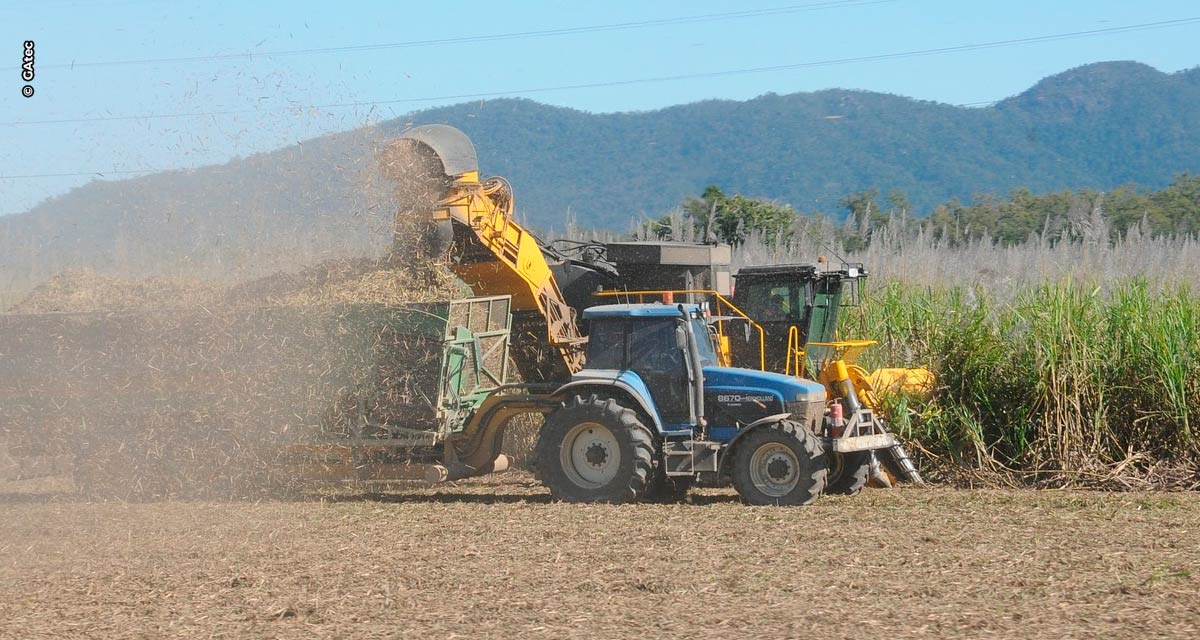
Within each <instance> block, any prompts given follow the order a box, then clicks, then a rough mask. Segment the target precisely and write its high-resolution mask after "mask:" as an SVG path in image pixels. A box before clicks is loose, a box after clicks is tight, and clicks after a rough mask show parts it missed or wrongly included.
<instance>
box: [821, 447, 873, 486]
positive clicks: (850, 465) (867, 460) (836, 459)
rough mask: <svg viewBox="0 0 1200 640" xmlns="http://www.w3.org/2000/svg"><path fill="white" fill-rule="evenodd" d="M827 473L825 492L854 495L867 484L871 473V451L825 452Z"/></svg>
mask: <svg viewBox="0 0 1200 640" xmlns="http://www.w3.org/2000/svg"><path fill="white" fill-rule="evenodd" d="M826 457H827V459H828V460H829V473H828V475H827V477H826V478H825V493H829V494H836V495H846V496H850V495H854V494H856V493H858V492H859V491H862V488H863V487H865V486H867V478H868V476H869V475H870V473H871V452H870V451H854V452H851V453H827V454H826Z"/></svg>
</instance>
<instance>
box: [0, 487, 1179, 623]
mask: <svg viewBox="0 0 1200 640" xmlns="http://www.w3.org/2000/svg"><path fill="white" fill-rule="evenodd" d="M61 485H62V486H60V485H57V484H55V482H54V481H50V482H45V481H43V482H40V483H33V482H32V481H30V483H26V484H20V483H15V484H10V485H8V486H5V487H0V489H3V490H4V491H5V492H4V493H0V637H3V638H76V637H92V638H95V637H101V638H162V637H197V636H199V637H213V638H300V637H304V638H308V637H318V638H351V637H352V638H400V637H439V638H452V637H464V636H466V637H522V638H524V637H530V638H562V637H568V636H570V637H602V638H614V637H635V636H636V637H689V638H692V637H697V636H708V637H750V638H776V637H820V638H843V637H844V638H850V637H854V638H906V637H1005V638H1014V637H1020V638H1134V637H1136V638H1159V637H1161V638H1189V637H1197V634H1198V633H1200V495H1197V494H1195V493H1144V494H1137V493H1125V494H1105V493H1094V492H1078V491H1075V492H1067V491H1028V490H1026V491H1007V490H1006V491H999V490H988V491H965V490H954V489H939V488H933V489H915V488H906V489H898V490H890V491H884V490H871V491H868V492H867V493H864V494H862V495H860V496H857V497H853V498H836V497H823V498H821V499H820V500H819V501H818V502H817V503H816V504H815V505H814V506H812V507H807V508H794V509H787V508H784V509H775V508H752V507H746V506H743V505H741V504H740V503H738V502H737V500H736V497H735V496H734V495H733V494H732V493H730V492H728V491H724V490H703V491H701V492H693V499H692V503H691V504H678V505H660V504H646V505H631V506H608V505H569V504H556V503H551V502H550V501H549V498H548V495H547V494H546V492H545V491H544V490H543V489H541V488H540V487H539V486H538V485H537V484H536V483H534V482H533V480H532V478H530V477H529V476H527V475H523V474H510V475H503V476H497V477H495V478H494V479H486V480H476V481H472V482H464V483H458V484H454V485H447V486H442V487H439V488H433V489H429V488H425V489H407V490H388V491H386V492H361V491H356V490H353V489H348V490H344V491H338V492H331V493H328V494H326V495H325V496H324V499H323V500H305V501H295V502H261V503H205V502H158V503H144V504H127V503H89V502H84V501H81V500H79V499H78V498H76V497H75V496H74V495H73V494H70V493H67V492H65V491H64V492H62V493H60V492H59V490H65V489H69V483H67V482H66V481H62V483H61Z"/></svg>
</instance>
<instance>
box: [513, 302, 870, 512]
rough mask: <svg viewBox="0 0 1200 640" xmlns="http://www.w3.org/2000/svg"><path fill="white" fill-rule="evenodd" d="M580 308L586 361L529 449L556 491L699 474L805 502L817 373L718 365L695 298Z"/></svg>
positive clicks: (821, 469) (765, 497)
mask: <svg viewBox="0 0 1200 640" xmlns="http://www.w3.org/2000/svg"><path fill="white" fill-rule="evenodd" d="M583 317H584V320H586V321H587V323H588V325H589V336H590V338H589V341H588V346H587V365H586V368H584V369H582V370H580V371H578V372H577V373H575V374H574V375H572V376H571V379H570V381H569V382H567V383H566V384H564V385H562V386H561V387H559V388H558V390H557V391H556V392H555V393H554V397H555V398H557V399H558V400H559V402H560V404H559V406H558V408H556V409H555V410H554V411H553V412H551V413H549V414H548V415H547V417H546V422H545V425H544V426H543V428H542V430H541V434H540V437H539V439H538V443H537V449H536V465H537V473H538V477H539V479H540V480H541V482H542V483H543V484H544V485H546V486H547V487H548V488H549V489H550V491H551V493H552V494H553V495H554V497H555V498H557V499H560V500H565V501H571V502H633V501H638V500H648V499H662V500H670V499H672V498H679V497H681V496H682V495H683V494H685V493H686V492H687V490H688V487H689V486H690V485H691V484H692V483H693V482H694V481H697V480H699V481H703V482H705V483H706V484H710V483H713V484H722V485H723V484H728V483H732V485H733V486H734V487H735V488H736V489H737V491H738V493H739V494H740V495H741V496H742V498H743V499H744V500H745V501H746V502H748V503H750V504H760V505H802V504H809V503H811V502H812V501H813V500H815V499H816V498H817V496H819V495H820V494H821V493H822V491H823V490H824V489H825V484H826V476H827V473H828V471H827V468H828V466H829V465H828V463H827V457H826V446H825V444H826V443H825V442H824V440H826V439H825V438H824V437H823V436H824V434H826V432H827V431H826V425H825V423H826V418H825V388H824V387H823V386H822V385H821V384H818V383H816V382H812V381H809V380H804V379H800V378H796V377H791V376H785V375H781V374H776V373H769V372H763V371H755V370H750V369H738V368H732V367H721V366H718V364H717V357H716V353H715V350H714V348H713V342H712V338H711V333H710V329H709V325H708V323H707V322H706V320H705V318H704V313H703V310H702V309H701V307H700V306H699V305H695V304H692V305H683V304H680V305H668V304H617V305H604V306H597V307H591V308H589V309H587V310H585V311H584V313H583ZM841 440H843V441H844V440H846V439H845V438H843V439H841ZM839 445H840V446H839V449H844V447H846V446H853V443H846V442H839Z"/></svg>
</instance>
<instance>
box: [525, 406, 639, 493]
mask: <svg viewBox="0 0 1200 640" xmlns="http://www.w3.org/2000/svg"><path fill="white" fill-rule="evenodd" d="M654 450H655V447H654V436H653V435H651V433H650V430H649V429H647V428H646V426H645V425H644V424H642V422H641V420H640V419H639V418H638V415H637V413H636V412H634V411H633V410H632V409H628V408H626V407H623V406H621V405H620V404H619V403H618V402H617V401H616V400H614V399H612V398H599V397H597V396H595V395H593V396H591V397H589V398H586V399H585V398H582V397H580V396H575V397H574V398H572V399H571V400H570V401H569V402H568V403H567V405H566V406H565V407H563V408H561V409H559V410H558V411H555V412H554V413H552V414H550V416H549V417H547V418H546V424H545V426H543V427H542V430H541V435H540V436H539V437H538V443H537V449H536V456H537V475H538V479H539V480H540V481H541V482H542V484H544V485H546V487H547V488H548V489H550V493H551V495H553V496H554V497H555V498H557V499H559V500H564V501H567V502H633V501H635V500H639V499H641V498H643V497H645V496H646V494H647V492H648V491H649V489H650V486H651V482H652V480H653V479H654V474H655V468H654Z"/></svg>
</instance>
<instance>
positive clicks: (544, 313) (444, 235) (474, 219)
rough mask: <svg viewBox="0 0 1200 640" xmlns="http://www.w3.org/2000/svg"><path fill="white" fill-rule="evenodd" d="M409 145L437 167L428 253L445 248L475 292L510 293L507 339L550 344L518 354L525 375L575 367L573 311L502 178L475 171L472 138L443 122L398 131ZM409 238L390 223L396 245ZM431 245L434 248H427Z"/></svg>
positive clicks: (560, 374) (550, 374) (577, 344)
mask: <svg viewBox="0 0 1200 640" xmlns="http://www.w3.org/2000/svg"><path fill="white" fill-rule="evenodd" d="M400 141H401V142H407V143H409V144H411V145H413V147H414V148H415V150H416V153H415V155H416V157H415V158H412V162H414V163H418V162H420V163H423V166H425V167H426V168H427V169H430V170H433V171H435V172H440V173H441V178H442V180H443V182H442V184H443V185H444V193H443V194H442V195H441V198H440V199H439V200H438V201H437V203H436V204H435V205H433V207H432V208H431V210H430V211H429V212H428V215H429V220H430V221H431V222H432V225H433V226H432V228H431V231H430V232H429V235H430V236H431V237H429V238H427V239H426V240H427V242H428V245H429V247H430V250H431V252H432V253H433V255H441V256H446V257H447V258H448V261H449V266H450V270H451V271H453V272H454V274H455V275H457V276H458V277H459V278H460V279H462V281H463V282H465V283H466V284H467V286H469V287H471V290H472V291H473V292H474V293H475V295H479V296H489V295H512V299H513V319H514V323H515V326H514V341H515V342H516V343H517V344H516V346H517V349H518V351H519V352H525V351H527V350H528V349H525V348H524V346H523V345H522V344H521V341H522V340H523V339H525V338H527V337H530V336H531V337H532V338H533V339H531V340H527V342H528V345H527V346H528V347H529V349H532V350H534V351H538V352H539V353H540V352H541V351H542V350H543V347H544V345H549V347H550V349H549V352H548V353H547V356H548V357H546V358H543V357H541V356H540V355H532V356H531V355H524V357H523V358H521V359H520V360H523V361H524V362H525V363H532V362H536V361H538V360H544V361H545V362H544V363H543V364H545V365H549V371H546V370H544V369H546V368H547V367H545V366H542V367H534V366H530V367H528V368H524V370H523V371H522V374H523V375H524V376H525V378H526V380H530V381H535V380H538V379H561V378H565V377H567V376H569V375H570V374H571V373H573V372H575V371H578V370H579V369H581V368H582V367H583V351H582V347H583V344H584V343H586V341H587V339H586V338H585V337H583V336H582V334H581V333H580V331H579V327H578V325H577V322H576V318H575V311H574V309H572V308H571V307H570V306H569V305H568V304H567V303H566V301H565V300H564V298H563V294H562V292H561V291H560V290H559V288H558V284H557V283H556V282H555V279H554V275H553V273H552V272H551V270H550V265H549V264H548V263H547V262H546V258H545V256H544V255H543V249H542V246H541V243H540V242H539V241H538V239H537V238H536V237H535V236H534V235H533V234H532V233H530V232H529V231H528V230H526V229H525V228H524V227H522V226H521V225H520V224H519V223H518V222H517V221H516V219H515V208H514V203H513V192H512V187H510V186H509V184H508V181H507V180H505V179H504V178H499V177H492V178H487V179H481V178H480V176H479V163H478V160H477V157H476V153H475V146H474V145H473V144H472V143H471V140H470V138H468V137H467V135H466V134H464V133H463V132H462V131H459V130H458V129H455V128H454V127H451V126H448V125H422V126H419V127H415V128H413V129H410V130H409V131H407V132H405V133H404V135H402V136H401V137H400ZM414 240H415V239H413V238H406V237H404V235H403V234H402V233H401V232H400V231H399V230H398V231H397V233H396V242H397V245H398V246H399V245H400V244H401V243H404V242H412V241H414ZM433 249H437V251H436V252H433V251H432V250H433Z"/></svg>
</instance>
